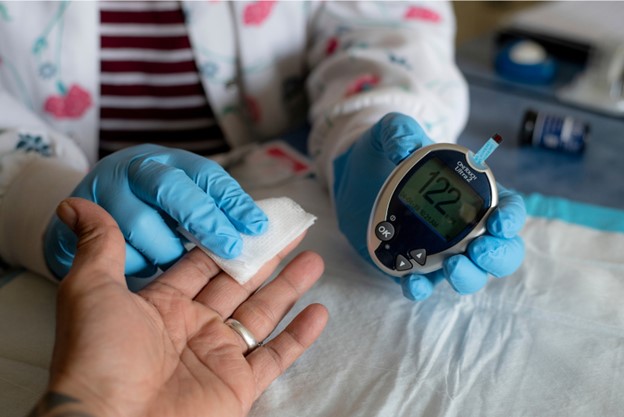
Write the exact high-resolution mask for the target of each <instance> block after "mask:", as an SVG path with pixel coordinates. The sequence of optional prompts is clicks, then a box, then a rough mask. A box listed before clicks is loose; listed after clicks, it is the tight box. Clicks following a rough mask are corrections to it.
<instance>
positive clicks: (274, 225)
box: [178, 197, 316, 284]
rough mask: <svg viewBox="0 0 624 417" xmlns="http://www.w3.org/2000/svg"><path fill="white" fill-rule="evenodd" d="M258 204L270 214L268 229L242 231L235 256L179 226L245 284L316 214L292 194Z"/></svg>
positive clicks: (189, 238)
mask: <svg viewBox="0 0 624 417" xmlns="http://www.w3.org/2000/svg"><path fill="white" fill-rule="evenodd" d="M256 204H257V205H258V207H260V208H261V209H262V211H264V213H265V214H266V215H267V217H268V218H269V227H268V228H267V231H266V232H264V233H263V234H261V235H259V236H250V235H246V234H244V233H241V236H242V238H243V251H242V253H241V254H240V255H239V256H237V257H236V258H234V259H224V258H221V257H220V256H217V255H215V254H214V253H213V252H211V251H210V250H209V249H207V248H205V247H203V246H202V245H200V244H199V243H198V242H197V239H195V237H194V236H192V235H191V234H190V233H189V232H188V231H186V230H184V229H182V228H179V229H178V230H179V231H180V232H181V233H182V234H183V235H184V237H186V238H187V239H188V240H189V241H191V242H192V243H194V244H195V245H197V246H198V247H199V248H200V249H201V250H203V251H204V252H206V253H207V254H208V256H210V257H211V258H212V259H213V260H214V261H215V263H216V264H217V265H219V266H220V267H221V269H223V270H224V271H225V272H227V273H228V274H229V275H231V276H232V278H234V279H235V280H236V281H238V283H240V284H244V283H245V282H247V281H249V279H250V278H251V277H253V276H254V275H255V273H256V272H258V270H259V269H260V268H261V267H262V265H264V264H265V263H266V262H267V261H268V260H269V259H271V258H273V257H274V256H275V255H277V254H278V253H279V252H280V251H281V250H282V249H284V248H285V247H286V246H287V245H288V244H289V243H290V242H292V241H293V240H295V238H296V237H297V236H299V235H300V234H301V233H302V232H303V231H304V230H306V229H307V228H308V227H310V226H312V224H313V223H314V221H315V220H316V216H314V215H312V214H310V213H308V212H306V211H305V210H304V209H303V208H301V206H300V205H299V204H297V203H295V202H294V201H293V200H291V199H290V198H288V197H279V198H267V199H265V200H259V201H256Z"/></svg>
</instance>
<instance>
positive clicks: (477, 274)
mask: <svg viewBox="0 0 624 417" xmlns="http://www.w3.org/2000/svg"><path fill="white" fill-rule="evenodd" d="M443 270H444V275H445V276H446V280H447V281H448V282H449V284H451V287H453V289H454V290H455V291H457V292H458V293H459V294H472V293H474V292H477V291H479V290H480V289H481V288H483V287H484V286H485V284H486V283H487V279H488V275H487V272H485V271H484V270H483V269H481V268H479V267H478V266H477V265H475V264H474V263H473V262H472V261H471V260H470V259H468V258H467V257H466V256H464V255H453V256H451V257H450V258H447V259H446V260H445V261H444V266H443Z"/></svg>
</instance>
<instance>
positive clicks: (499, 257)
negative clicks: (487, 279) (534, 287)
mask: <svg viewBox="0 0 624 417" xmlns="http://www.w3.org/2000/svg"><path fill="white" fill-rule="evenodd" d="M468 256H470V259H472V261H473V262H474V263H475V264H476V265H477V266H479V267H480V268H481V269H483V270H485V271H487V272H488V273H490V274H492V275H494V276H495V277H497V278H500V277H504V276H507V275H511V274H512V273H513V272H515V271H516V269H518V268H519V267H520V264H522V261H523V259H524V241H523V240H522V238H520V237H519V236H515V237H513V238H511V239H503V238H499V237H494V236H488V235H485V236H480V237H478V238H476V239H475V240H473V241H472V242H471V243H470V245H468Z"/></svg>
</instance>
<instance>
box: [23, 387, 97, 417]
mask: <svg viewBox="0 0 624 417" xmlns="http://www.w3.org/2000/svg"><path fill="white" fill-rule="evenodd" d="M70 415H71V416H81V417H103V416H105V414H103V413H102V412H101V411H99V409H98V408H96V407H93V405H92V404H87V403H86V402H85V401H83V400H82V399H81V398H80V397H78V396H76V395H75V394H68V393H66V392H63V391H59V390H56V389H52V388H51V389H48V391H46V392H45V394H43V396H42V397H41V399H39V401H38V402H37V404H36V405H35V406H34V408H33V409H32V411H31V412H30V414H28V417H58V416H70Z"/></svg>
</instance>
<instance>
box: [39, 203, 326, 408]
mask: <svg viewBox="0 0 624 417" xmlns="http://www.w3.org/2000/svg"><path fill="white" fill-rule="evenodd" d="M58 213H59V216H60V217H61V218H62V219H63V220H64V221H66V222H67V223H68V225H69V226H70V227H72V229H73V230H74V231H75V232H76V233H77V234H78V237H79V244H78V252H77V256H76V259H75V261H74V266H73V267H72V270H71V271H70V274H69V275H68V276H67V277H66V278H65V280H64V281H63V282H62V283H61V285H60V287H59V298H58V323H57V341H56V345H55V352H54V358H53V363H52V372H51V383H50V387H51V390H53V391H56V392H63V393H68V394H72V395H73V396H74V397H77V398H79V399H80V400H81V401H83V402H85V403H87V404H88V405H89V407H88V408H87V409H88V410H89V411H93V412H97V415H98V416H100V415H107V416H124V417H129V416H172V415H175V416H178V417H184V416H200V415H201V416H244V415H246V414H247V413H248V411H249V409H250V407H251V405H252V404H253V401H254V400H255V399H257V398H258V396H259V395H260V394H261V393H262V392H263V391H264V390H265V389H266V388H267V387H268V385H269V384H270V383H271V382H272V381H273V380H274V379H275V378H277V377H278V376H279V375H280V374H281V373H283V372H284V370H285V369H286V368H288V366H290V365H291V364H292V363H293V362H294V361H295V360H296V359H297V358H298V357H299V356H300V355H301V354H302V353H303V352H304V351H305V350H306V349H307V348H308V347H309V346H310V345H311V344H312V343H313V342H314V340H316V338H317V337H318V336H319V335H320V333H321V331H322V330H323V328H324V326H325V323H326V321H327V311H326V309H325V308H324V307H323V306H321V305H318V304H313V305H310V306H308V307H307V308H305V309H304V310H303V311H302V312H301V313H299V314H298V315H297V316H296V317H295V319H294V320H293V321H292V322H291V323H290V324H289V325H288V326H287V327H286V328H285V329H284V331H282V332H281V333H279V334H278V335H277V336H276V337H274V338H273V339H272V340H270V341H269V342H268V343H266V344H264V345H263V346H261V347H259V348H257V349H256V350H254V351H252V352H251V353H249V354H247V355H245V351H246V349H247V347H246V345H245V343H244V341H243V340H242V338H241V337H240V336H239V335H238V334H237V333H235V332H234V331H233V330H232V329H231V328H230V327H229V326H227V325H226V324H224V320H225V319H227V318H228V317H233V318H236V319H237V320H238V321H240V322H241V323H243V324H244V325H245V327H247V328H248V329H249V330H250V331H251V332H252V333H253V334H254V335H255V337H256V338H257V339H258V340H263V339H265V338H266V337H268V336H269V335H270V334H271V332H272V331H273V330H274V329H275V327H276V326H277V324H278V323H279V321H280V320H281V319H282V318H283V317H284V315H285V314H286V313H287V312H288V311H289V310H290V309H291V308H292V306H293V305H294V303H295V302H296V301H297V300H298V299H299V297H300V296H301V295H302V294H303V293H304V292H305V291H307V290H308V289H309V288H310V287H311V286H312V285H313V284H314V283H315V282H316V280H317V279H318V278H319V277H320V275H321V273H322V270H323V262H322V260H321V259H320V257H319V256H318V255H316V254H314V253H312V252H303V253H301V254H299V255H298V256H297V257H295V258H294V259H293V260H292V261H291V262H290V263H289V264H288V265H286V266H285V267H284V269H283V270H282V271H281V272H280V273H279V274H278V275H277V277H276V278H275V279H274V280H272V281H271V282H269V283H268V284H267V285H265V286H264V287H262V288H261V289H259V290H258V288H259V287H260V286H261V285H262V284H263V283H264V282H265V281H266V280H267V279H268V278H269V277H270V276H271V275H272V273H273V271H274V270H275V269H276V267H277V266H278V264H279V263H280V262H281V260H282V259H283V257H284V256H286V255H287V254H288V253H289V252H290V251H292V250H293V249H294V248H295V247H296V246H297V244H298V243H299V241H300V240H301V238H302V236H301V237H300V238H299V239H298V240H297V241H296V242H293V243H292V244H291V245H289V246H288V247H287V248H286V249H284V250H283V251H282V252H281V253H280V254H279V255H278V256H277V257H275V258H274V259H272V260H271V261H269V262H268V263H267V264H265V265H264V267H263V268H262V269H261V270H260V271H259V272H258V273H257V274H256V276H255V277H254V278H252V279H251V280H250V281H249V282H247V283H246V284H245V285H240V284H238V283H237V282H236V281H234V280H233V279H232V278H231V277H230V276H228V275H227V274H225V273H224V272H223V271H222V270H220V269H219V267H218V266H217V265H216V264H215V263H214V262H213V261H212V260H211V259H210V258H209V257H208V256H206V255H205V254H204V253H203V252H201V251H199V250H193V251H191V252H189V253H188V254H187V255H186V256H185V257H184V258H182V259H181V260H180V261H179V262H178V263H177V264H176V265H174V266H173V267H172V268H170V269H169V270H168V271H166V272H165V273H164V274H163V275H161V276H160V277H159V278H158V279H157V280H155V281H154V282H152V283H151V284H150V285H148V286H147V287H146V288H145V289H143V290H141V291H140V292H139V293H132V292H130V291H129V290H128V289H127V286H126V283H125V277H124V274H123V271H124V258H123V256H124V250H125V246H124V240H123V237H122V235H121V233H120V232H119V229H118V228H117V227H116V224H115V222H114V220H113V219H112V218H111V217H110V216H109V215H108V214H107V213H106V212H105V211H104V210H103V209H101V208H99V207H98V206H96V205H94V204H93V203H89V202H87V201H85V200H80V199H70V200H66V202H64V203H62V204H61V206H60V207H59V211H58Z"/></svg>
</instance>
